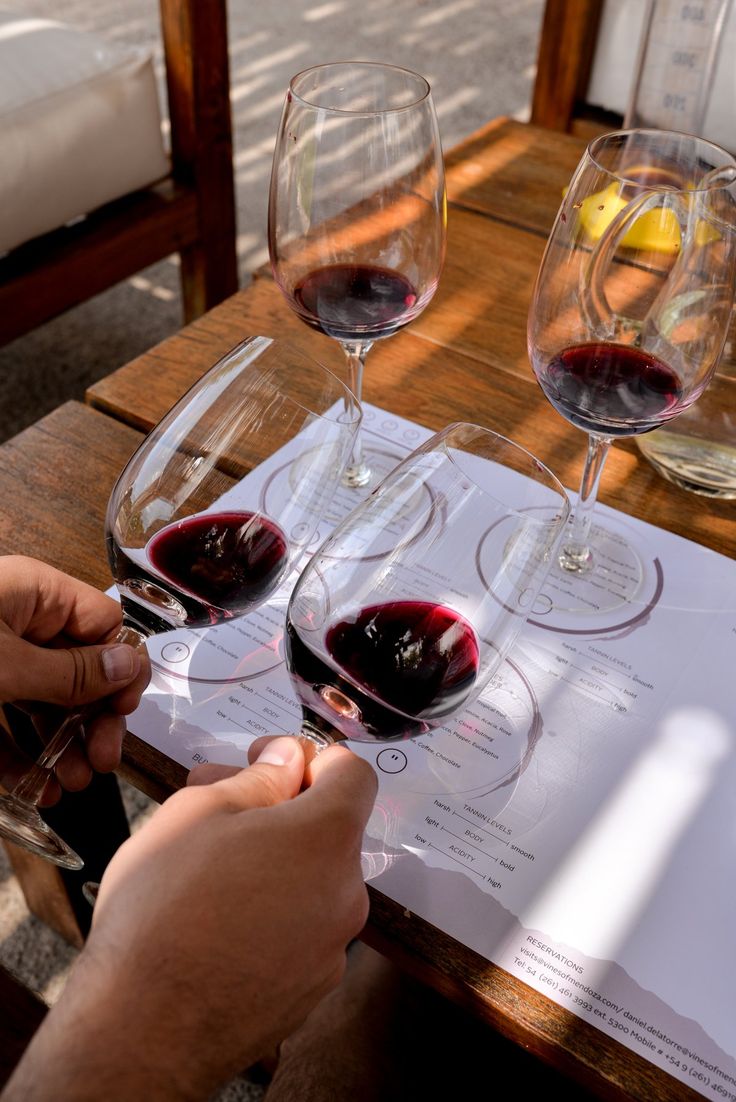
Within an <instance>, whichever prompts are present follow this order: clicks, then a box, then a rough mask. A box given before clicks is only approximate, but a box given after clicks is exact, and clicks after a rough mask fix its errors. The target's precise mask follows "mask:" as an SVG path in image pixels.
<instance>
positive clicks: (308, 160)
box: [268, 62, 445, 487]
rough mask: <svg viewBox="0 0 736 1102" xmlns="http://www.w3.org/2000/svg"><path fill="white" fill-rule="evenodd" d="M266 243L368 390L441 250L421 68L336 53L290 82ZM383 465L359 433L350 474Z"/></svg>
mask: <svg viewBox="0 0 736 1102" xmlns="http://www.w3.org/2000/svg"><path fill="white" fill-rule="evenodd" d="M268 242H269V251H270V255H271V265H272V268H273V273H274V277H275V279H276V282H277V284H278V286H279V287H280V289H281V291H282V292H283V294H284V296H285V297H286V300H287V302H288V303H289V306H290V307H291V308H292V310H294V312H295V313H296V314H297V316H298V317H299V318H301V320H302V321H303V322H305V323H306V324H307V325H309V326H311V328H312V329H316V330H317V331H318V332H320V333H324V334H326V335H327V336H328V337H332V338H333V339H334V340H336V341H339V342H340V344H341V345H342V348H343V349H344V351H345V354H346V356H347V362H348V367H349V373H350V374H349V383H350V387H351V389H352V390H353V392H354V393H355V394H356V395H357V397H358V398H359V399H360V396H361V389H362V378H363V368H364V365H365V358H366V355H367V353H368V351H369V350H370V348H371V346H372V345H373V343H374V341H376V340H380V339H382V338H384V337H389V336H391V334H392V333H395V332H396V331H397V330H398V329H401V328H402V327H403V326H405V325H408V324H409V323H410V322H412V321H413V320H414V318H416V317H417V316H418V315H419V314H420V313H421V311H422V310H424V308H425V307H426V306H427V304H428V303H429V301H430V299H431V298H432V296H433V295H434V292H435V289H436V287H437V283H438V281H439V277H440V271H441V269H442V263H443V259H444V252H445V177H444V163H443V159H442V149H441V145H440V136H439V130H438V126H437V118H436V115H435V110H434V105H433V102H432V95H431V92H430V88H429V84H428V83H427V81H426V80H425V79H424V77H422V76H419V75H418V74H417V73H412V72H410V71H408V70H406V69H400V68H396V67H395V66H391V65H381V64H377V63H372V62H340V63H335V64H327V65H319V66H316V67H314V68H312V69H307V70H305V71H304V72H301V73H299V74H297V76H295V77H294V78H293V79H292V80H291V82H290V85H289V90H288V93H287V95H286V102H285V104H284V109H283V113H282V117H281V124H280V127H279V131H278V136H277V139H276V148H275V150H274V158H273V169H272V173H271V187H270V197H269V214H268ZM385 473H387V472H386V469H385V467H382V466H381V459H380V458H379V457H377V456H369V455H366V454H365V453H364V451H363V449H362V447H361V445H360V442H358V443H357V444H356V448H355V452H354V455H353V457H352V460H351V463H350V464H349V467H348V470H347V473H346V479H345V481H346V483H347V484H348V485H350V486H354V487H363V486H367V485H369V484H370V483H372V484H373V485H375V484H376V482H378V481H380V478H381V477H382V476H383V475H384V474H385Z"/></svg>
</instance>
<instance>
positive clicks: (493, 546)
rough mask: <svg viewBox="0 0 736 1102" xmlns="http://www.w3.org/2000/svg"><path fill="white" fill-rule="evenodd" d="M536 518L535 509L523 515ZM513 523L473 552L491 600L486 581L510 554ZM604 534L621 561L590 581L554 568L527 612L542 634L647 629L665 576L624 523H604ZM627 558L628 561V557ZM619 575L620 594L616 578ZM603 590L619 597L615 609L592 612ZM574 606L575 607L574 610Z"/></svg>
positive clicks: (499, 525)
mask: <svg viewBox="0 0 736 1102" xmlns="http://www.w3.org/2000/svg"><path fill="white" fill-rule="evenodd" d="M525 511H526V512H528V513H534V511H535V510H534V509H533V508H532V509H528V510H525ZM513 522H514V518H513V517H512V516H510V515H509V516H507V517H502V518H501V519H500V520H498V521H496V522H495V523H494V524H492V525H490V527H489V528H487V529H486V531H485V532H484V533H483V535H482V536H481V538H480V541H479V543H478V549H477V551H476V557H475V562H476V569H477V571H478V574H479V576H480V578H481V580H482V582H483V584H484V585H485V586H486V587H487V588H488V591H489V593H491V596H494V594H493V592H492V590H491V587H490V583H489V577H492V576H493V574H494V573H495V564H496V563H497V562H498V561H499V558H500V557H501V555H503V554H504V553H505V552H506V551H507V550H508V548H509V545H510V543H511V541H512V540H513V538H514V536H513V533H512V532H511V531H508V532H507V531H505V529H510V526H511V524H512V523H513ZM605 524H606V532H607V534H609V535H610V536H611V538H612V539H614V538H615V539H616V541H617V545H618V546H619V547H620V555H621V558H620V559H619V560H618V561H617V562H616V563H613V562H612V563H611V564H610V568H607V572H606V575H605V577H604V576H603V574H602V573H601V574H599V575H594V576H592V577H591V578H590V579H588V580H586V579H582V580H581V579H579V578H573V577H571V576H570V575H569V574H567V572H566V571H564V570H562V569H561V568H556V567H554V566H553V567H552V569H551V570H550V573H549V574H548V576H547V579H546V581H545V583H544V585H543V586H542V589H541V591H540V593H539V595H538V597H537V599H536V601H535V602H534V605H533V606H532V608H531V609H530V610H529V616H528V623H530V624H532V625H534V627H538V628H541V629H542V630H543V631H549V632H554V633H557V634H561V635H612V634H620V633H624V634H628V632H630V631H633V630H635V629H636V628H637V627H640V626H641V625H642V624H644V623H646V621H647V620H648V619H649V616H650V615H651V613H652V611H653V609H654V608H655V607H656V605H657V604H658V603H659V600H660V598H661V596H662V591H663V588H664V572H663V569H662V564H661V562H660V560H659V559H658V558H657V557H656V556H654V555H652V554H651V553H650V552H649V550H648V548H647V547H646V537H645V536H644V535H643V534H642V533H641V532H640V531H634V530H633V529H630V528H629V526H628V525H627V524H626V521H625V519H621V520H619V519H618V518H617V519H616V522H615V524H616V530H615V532H614V529H613V522H609V519H608V518H606V522H605ZM628 539H631V540H632V541H633V540H635V541H636V551H633V550H631V548H630V546H629V545H628V543H627V540H628ZM626 556H628V557H626ZM639 568H640V575H639V580H638V582H637V584H636V590H635V592H634V593H633V596H632V591H631V588H630V586H629V585H628V583H630V582H631V580H632V578H633V577H634V576H635V575H634V571H635V570H638V569H639ZM619 573H620V574H621V576H622V579H623V580H622V582H621V588H620V589H616V587H617V586H618V584H619V583H618V581H617V577H616V575H617V574H619ZM601 588H605V589H606V590H607V591H610V590H611V589H613V591H614V593H618V599H617V602H616V603H615V604H614V606H613V607H605V608H599V607H597V606H596V603H595V601H596V591H597V590H600V589H601ZM523 597H524V593H523V591H522V592H520V593H519V607H522V606H523ZM495 599H496V600H498V601H499V604H502V605H503V607H504V608H508V609H509V611H510V612H517V611H518V608H517V609H514V608H510V607H509V606H508V605H506V604H505V603H504V602H503V601H501V600H500V598H498V597H495ZM573 605H576V606H577V607H572V606H573Z"/></svg>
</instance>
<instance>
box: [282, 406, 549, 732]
mask: <svg viewBox="0 0 736 1102" xmlns="http://www.w3.org/2000/svg"><path fill="white" fill-rule="evenodd" d="M568 512H569V503H568V501H567V497H566V495H565V492H564V490H563V489H562V487H561V486H560V484H559V483H558V482H557V480H556V479H555V477H554V476H553V475H552V474H551V473H550V472H549V471H548V470H547V469H546V468H545V467H543V466H542V464H540V463H539V462H538V461H537V460H536V459H535V458H534V457H533V456H531V455H530V454H529V453H528V452H526V451H524V449H522V448H520V447H518V446H517V445H515V444H513V443H512V442H511V441H508V440H506V439H504V438H503V437H500V436H498V435H497V434H495V433H492V432H490V431H489V430H487V429H483V428H480V427H478V426H475V425H467V424H457V425H451V426H449V427H448V428H447V429H445V430H443V431H442V432H441V433H438V434H437V435H436V436H434V437H432V438H431V439H430V440H429V441H428V442H427V443H426V444H424V445H423V446H422V447H420V448H418V449H417V450H416V451H415V452H413V453H412V454H411V455H410V456H409V457H408V458H407V459H405V460H404V461H403V462H402V463H400V464H399V466H398V467H397V468H396V469H395V471H393V472H392V473H391V474H390V475H389V476H388V477H387V478H386V479H385V480H384V481H383V482H382V483H381V484H380V485H379V487H377V489H376V490H375V491H374V492H373V494H371V496H370V497H369V498H367V499H366V500H365V501H364V502H363V503H362V504H361V505H360V506H358V507H357V508H356V509H354V510H353V512H352V513H351V514H349V516H348V517H347V518H346V519H345V520H344V521H343V522H342V524H340V525H339V526H338V527H337V528H336V530H335V532H334V533H333V535H332V536H330V537H329V538H328V539H327V540H326V541H325V543H324V544H323V545H322V546H321V547H320V548H319V550H318V551H317V552H316V554H315V555H314V556H313V557H312V558H311V559H310V561H309V563H308V564H307V566H306V567H305V569H304V571H303V572H302V574H301V576H300V578H299V580H298V582H297V585H296V587H295V589H294V592H293V594H292V597H291V599H290V602H289V606H288V609H287V617H286V661H287V666H288V669H289V672H290V675H291V678H292V681H293V684H294V687H295V690H296V693H297V696H298V698H299V701H300V703H301V706H302V711H303V718H304V723H303V728H302V735H303V737H305V738H306V739H308V740H310V741H312V742H314V743H316V744H317V745H318V746H319V745H323V744H326V743H329V742H330V741H335V740H339V739H343V738H348V739H355V740H357V741H362V742H365V741H368V742H386V741H392V740H394V739H404V738H410V737H414V736H417V735H420V734H424V733H426V732H427V731H430V730H431V729H432V728H433V727H435V726H437V724H439V723H443V722H445V721H446V720H447V719H448V718H450V716H452V715H454V714H456V713H457V712H458V711H459V710H460V709H462V708H463V707H465V706H467V705H468V704H470V702H471V701H472V700H473V699H474V698H475V697H476V696H477V695H478V694H479V693H480V692H481V691H482V690H483V689H484V688H485V686H486V685H487V684H488V682H489V680H490V679H491V678H492V677H493V675H494V673H495V672H496V671H497V670H498V668H499V667H500V665H501V663H502V662H503V661H504V659H505V657H506V655H507V654H508V652H509V650H510V648H511V646H512V645H513V643H514V641H515V640H516V638H517V636H518V634H519V632H520V631H521V630H522V628H523V626H524V623H525V622H526V619H527V616H528V614H529V613H530V611H531V609H532V606H533V604H534V601H535V599H536V596H537V594H538V592H539V588H540V586H541V585H542V582H543V580H544V577H545V575H546V572H547V569H548V567H549V563H550V561H551V559H552V557H553V552H554V549H555V547H556V542H557V539H558V537H559V535H560V533H561V531H562V529H563V527H564V525H565V523H566V520H567V516H568Z"/></svg>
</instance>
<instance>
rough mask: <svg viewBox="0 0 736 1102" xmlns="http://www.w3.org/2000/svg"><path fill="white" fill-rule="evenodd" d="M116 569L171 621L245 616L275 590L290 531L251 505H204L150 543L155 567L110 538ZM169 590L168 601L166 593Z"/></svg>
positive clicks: (199, 622)
mask: <svg viewBox="0 0 736 1102" xmlns="http://www.w3.org/2000/svg"><path fill="white" fill-rule="evenodd" d="M110 553H111V557H112V563H113V572H114V574H115V578H116V580H117V582H118V585H119V586H120V588H121V592H122V593H123V594H124V593H125V591H126V589H127V590H131V591H132V592H133V593H134V594H136V595H138V596H140V597H143V598H146V599H147V602H148V603H149V604H153V605H155V606H156V607H157V608H158V610H159V612H160V613H161V615H162V617H163V618H164V619H166V618H167V613H168V616H169V617H170V618H171V619H173V621H174V622H173V623H168V624H165V627H164V630H165V629H166V628H171V627H172V626H177V627H184V626H186V627H202V626H205V625H207V624H218V623H221V622H222V621H223V620H230V619H232V618H233V617H235V616H242V615H244V614H245V613H246V612H249V611H250V610H251V609H253V608H255V607H256V606H257V605H259V604H260V603H261V602H262V601H263V600H264V599H265V597H267V596H268V594H269V593H270V592H271V591H272V590H273V588H274V585H275V583H276V582H277V580H278V577H279V575H280V574H281V573H283V571H284V569H285V567H286V564H287V562H288V557H289V547H288V541H287V539H286V536H285V535H284V533H283V532H282V531H281V529H280V528H279V527H278V525H277V524H275V523H274V522H273V521H272V520H270V519H269V518H268V517H266V516H264V515H263V514H260V513H252V512H225V513H203V514H199V515H195V516H191V517H187V518H185V519H184V520H180V521H176V522H175V523H174V524H169V525H167V527H166V528H162V529H161V530H160V531H159V532H157V533H156V534H155V535H154V536H153V538H152V539H151V540H150V541H149V543H148V546H147V548H146V554H147V558H148V561H149V562H150V564H151V566H152V567H153V570H147V569H146V568H145V566H143V565H142V564H141V563H140V562H138V561H136V560H134V559H133V558H131V557H130V556H129V555H128V554H127V553H126V551H125V550H124V549H123V548H122V547H120V546H118V545H117V544H116V543H115V542H114V541H113V540H111V541H110ZM167 597H168V598H169V602H173V604H172V603H169V602H167V601H166V598H167Z"/></svg>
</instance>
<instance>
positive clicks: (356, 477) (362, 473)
mask: <svg viewBox="0 0 736 1102" xmlns="http://www.w3.org/2000/svg"><path fill="white" fill-rule="evenodd" d="M372 479H373V471H372V470H371V468H370V467H369V466H368V464H367V463H365V462H363V463H351V464H350V466H349V467H346V468H345V473H344V474H343V476H342V484H343V486H349V487H350V488H351V489H356V490H362V489H363V487H364V486H368V485H369V484H370V482H371V480H372Z"/></svg>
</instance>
